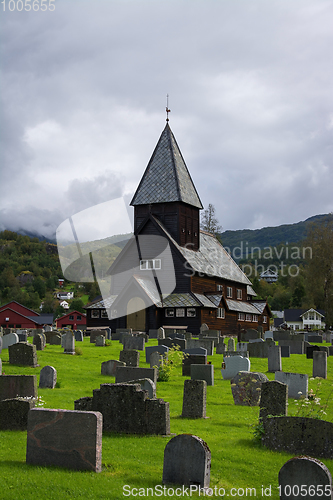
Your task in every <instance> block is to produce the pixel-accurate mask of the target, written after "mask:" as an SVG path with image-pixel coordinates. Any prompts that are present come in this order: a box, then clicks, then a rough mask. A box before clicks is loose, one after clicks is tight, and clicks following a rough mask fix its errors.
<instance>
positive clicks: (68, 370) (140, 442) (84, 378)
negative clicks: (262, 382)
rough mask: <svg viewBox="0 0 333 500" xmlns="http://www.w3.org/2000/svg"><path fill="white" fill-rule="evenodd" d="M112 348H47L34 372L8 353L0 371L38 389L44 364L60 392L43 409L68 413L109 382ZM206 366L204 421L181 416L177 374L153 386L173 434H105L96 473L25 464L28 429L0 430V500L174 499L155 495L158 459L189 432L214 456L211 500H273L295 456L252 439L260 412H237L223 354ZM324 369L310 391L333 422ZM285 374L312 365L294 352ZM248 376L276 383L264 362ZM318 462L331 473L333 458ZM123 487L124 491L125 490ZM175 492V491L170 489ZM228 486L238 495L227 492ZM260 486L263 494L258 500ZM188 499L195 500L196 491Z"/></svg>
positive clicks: (332, 375) (332, 360)
mask: <svg viewBox="0 0 333 500" xmlns="http://www.w3.org/2000/svg"><path fill="white" fill-rule="evenodd" d="M30 340H31V339H30ZM111 344H112V345H110V346H106V347H96V346H95V345H94V344H90V342H89V337H86V338H84V341H83V342H82V343H79V342H77V343H76V345H77V346H79V347H80V348H81V350H82V355H75V356H70V355H65V354H63V349H62V348H61V347H60V346H51V345H49V344H47V345H46V348H45V350H44V351H37V355H38V363H39V365H40V366H39V367H37V368H29V367H21V366H16V365H10V364H9V363H8V350H7V349H6V350H3V351H2V353H1V358H2V369H3V372H4V373H5V374H6V375H10V374H25V375H30V374H36V375H37V385H38V383H39V372H40V370H41V368H43V367H44V366H46V365H51V366H53V367H54V368H56V370H57V374H58V379H57V380H58V383H57V387H56V388H55V389H38V395H39V396H41V398H42V399H43V400H44V401H45V404H44V407H45V408H62V409H67V410H73V409H74V400H75V399H79V398H81V397H83V396H92V391H93V389H97V388H99V386H100V384H102V383H112V382H114V377H107V376H102V375H101V363H102V362H103V361H107V360H109V359H119V352H120V350H121V348H122V345H121V344H120V343H119V342H118V341H112V343H111ZM148 345H157V340H150V341H149V343H148ZM324 345H328V344H324ZM209 360H210V361H211V362H212V364H213V365H214V367H215V384H214V386H208V387H207V412H206V413H207V418H206V419H198V420H190V419H182V418H181V413H182V401H183V386H184V380H185V379H186V378H189V377H182V375H181V368H175V370H174V372H173V373H172V375H171V378H170V380H169V381H168V382H158V384H157V397H159V398H163V399H164V400H165V401H168V402H169V403H170V417H171V418H170V423H171V433H172V435H171V436H166V437H164V436H138V435H124V434H122V435H120V434H111V433H106V434H104V435H103V448H102V464H103V470H102V472H101V473H99V474H96V473H92V472H79V471H71V470H66V469H61V468H55V467H53V468H46V467H36V466H31V465H27V464H26V462H25V454H26V439H27V433H26V431H0V476H1V489H0V498H1V499H2V500H30V499H31V500H32V499H33V500H36V499H38V500H44V499H45V500H46V499H47V500H58V499H61V500H67V499H68V500H69V499H71V500H72V499H85V500H89V499H92V500H98V499H103V500H104V499H110V500H114V499H124V498H133V497H134V496H138V497H139V496H140V497H141V498H142V497H143V498H145V497H148V498H158V497H160V498H181V497H183V495H182V494H181V495H179V493H180V491H179V490H178V492H177V494H176V491H174V493H175V494H174V495H172V490H168V487H167V488H166V491H165V495H163V493H162V495H161V492H160V490H155V489H154V488H155V486H156V485H161V484H162V473H163V453H164V448H165V446H166V444H167V443H168V441H169V440H170V439H171V438H172V437H173V436H174V435H176V434H182V433H187V434H195V435H197V436H199V437H200V438H202V439H203V440H204V441H206V442H207V444H208V446H209V448H210V450H211V456H212V460H211V479H210V487H211V488H213V489H214V488H215V487H216V489H215V492H216V494H215V493H214V494H213V495H212V496H210V498H221V495H222V494H223V490H222V488H224V490H225V498H226V497H227V496H230V497H231V498H232V497H233V498H237V499H238V498H243V497H246V498H247V497H251V498H252V497H253V498H264V497H265V496H270V498H271V499H274V500H277V499H278V498H279V495H278V490H277V486H278V472H279V470H280V468H281V467H282V465H283V464H284V463H285V462H286V461H287V460H288V459H289V458H292V455H290V454H287V453H280V452H275V451H270V450H268V449H267V448H264V447H263V446H262V445H261V444H260V442H258V441H256V440H255V439H254V435H253V427H251V426H253V425H255V424H256V423H257V422H258V414H259V408H258V407H246V406H235V405H234V403H233V398H232V394H231V388H230V381H228V380H223V379H222V375H221V371H220V368H221V362H222V355H216V354H215V355H214V356H211V357H209ZM327 365H328V367H327V372H328V378H327V379H326V380H322V381H321V385H320V388H319V390H318V380H317V379H316V380H309V390H310V389H313V391H314V392H315V393H317V395H318V396H319V397H320V398H321V403H323V404H326V401H328V407H327V409H326V412H327V415H326V416H325V419H326V420H328V421H332V420H333V402H332V396H333V393H332V389H333V385H332V384H333V357H329V358H328V360H327ZM140 366H142V367H147V366H148V365H147V364H146V363H145V356H144V353H143V352H140ZM282 369H283V371H285V372H298V373H305V374H308V376H309V377H312V360H311V359H306V356H305V355H297V354H293V355H291V357H290V358H282ZM251 371H253V372H261V373H265V374H266V375H267V376H268V378H269V379H270V380H274V374H271V373H268V372H267V359H261V358H251ZM296 411H297V407H296V406H295V404H294V401H293V400H289V409H288V414H289V415H295V412H296ZM320 460H321V461H322V462H324V463H325V465H326V466H327V467H328V469H329V470H330V471H331V473H333V460H327V459H320ZM125 485H127V487H125V489H123V487H124V486H125ZM148 488H150V490H148ZM161 488H162V487H161ZM176 488H177V487H176V486H174V490H176ZM231 488H235V489H234V490H232V491H231ZM262 488H263V490H264V493H266V495H265V494H263V490H262ZM268 488H270V491H269V490H268ZM219 489H220V496H219ZM250 489H251V490H250ZM254 489H255V490H254ZM237 490H238V492H237ZM188 493H189V491H188ZM269 493H270V494H269ZM192 496H193V498H199V495H198V494H196V493H194V494H193V495H192ZM202 496H203V493H201V497H202ZM185 497H186V494H185ZM206 497H208V495H206Z"/></svg>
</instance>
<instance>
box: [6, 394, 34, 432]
mask: <svg viewBox="0 0 333 500" xmlns="http://www.w3.org/2000/svg"><path fill="white" fill-rule="evenodd" d="M34 406H35V400H34V399H26V398H12V399H5V400H3V401H0V430H11V431H14V430H21V431H26V430H27V426H28V413H29V411H30V410H31V409H32V408H33V407H34Z"/></svg>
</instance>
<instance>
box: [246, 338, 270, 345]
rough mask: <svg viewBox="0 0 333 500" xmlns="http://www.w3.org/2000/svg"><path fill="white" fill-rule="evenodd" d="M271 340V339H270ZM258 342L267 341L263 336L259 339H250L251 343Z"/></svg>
mask: <svg viewBox="0 0 333 500" xmlns="http://www.w3.org/2000/svg"><path fill="white" fill-rule="evenodd" d="M270 340H271V339H270ZM256 342H259V343H260V342H265V341H264V339H262V338H261V337H260V338H257V339H249V344H255V343H256Z"/></svg>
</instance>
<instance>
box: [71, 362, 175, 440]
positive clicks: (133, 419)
mask: <svg viewBox="0 0 333 500" xmlns="http://www.w3.org/2000/svg"><path fill="white" fill-rule="evenodd" d="M118 369H119V368H118ZM74 405H75V406H74V407H75V409H76V410H83V411H91V410H94V411H100V412H101V413H102V415H103V430H104V431H111V432H121V433H128V434H162V435H169V434H170V410H169V403H167V402H166V401H163V399H149V398H148V393H147V391H143V390H142V389H141V388H140V384H131V383H126V384H101V386H100V389H95V390H94V391H93V397H92V398H89V397H85V398H81V399H78V400H77V401H75V402H74Z"/></svg>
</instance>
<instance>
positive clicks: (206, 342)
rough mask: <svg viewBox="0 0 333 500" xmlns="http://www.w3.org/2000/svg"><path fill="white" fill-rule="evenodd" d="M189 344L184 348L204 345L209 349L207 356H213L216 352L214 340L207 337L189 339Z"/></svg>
mask: <svg viewBox="0 0 333 500" xmlns="http://www.w3.org/2000/svg"><path fill="white" fill-rule="evenodd" d="M186 342H187V345H186V347H184V349H196V348H197V347H203V348H204V349H207V356H212V355H213V354H214V341H213V340H206V339H190V340H187V341H186Z"/></svg>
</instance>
